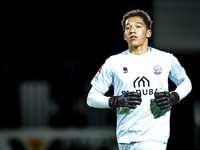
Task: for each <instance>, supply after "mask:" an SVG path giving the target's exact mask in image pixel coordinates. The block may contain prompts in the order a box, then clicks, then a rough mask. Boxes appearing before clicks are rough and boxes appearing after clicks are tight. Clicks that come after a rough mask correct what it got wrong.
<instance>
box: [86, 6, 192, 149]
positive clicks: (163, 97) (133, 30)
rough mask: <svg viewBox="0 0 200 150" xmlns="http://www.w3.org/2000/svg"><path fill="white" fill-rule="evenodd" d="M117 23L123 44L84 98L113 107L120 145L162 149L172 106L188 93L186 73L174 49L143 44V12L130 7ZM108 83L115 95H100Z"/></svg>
mask: <svg viewBox="0 0 200 150" xmlns="http://www.w3.org/2000/svg"><path fill="white" fill-rule="evenodd" d="M110 23H111V24H112V22H110ZM121 24H122V28H123V30H124V33H123V37H124V40H125V41H127V43H128V49H127V50H126V51H124V52H122V53H121V54H117V55H114V56H111V57H110V58H108V59H107V60H106V61H105V63H104V65H103V66H102V67H101V68H100V69H99V71H98V72H97V74H96V75H95V77H94V78H93V80H92V81H91V84H92V88H91V90H90V92H89V94H88V97H87V104H88V105H89V106H90V107H94V108H100V109H101V108H102V109H105V108H114V109H116V113H117V129H116V134H117V142H118V146H119V149H120V150H165V149H166V146H167V142H168V138H169V133H170V128H169V126H170V111H171V108H172V107H173V106H174V105H176V104H178V103H179V102H180V101H181V100H182V99H183V98H184V97H186V96H187V95H188V93H190V91H191V89H192V86H191V82H190V79H189V78H188V76H187V75H186V72H185V70H184V68H183V67H182V66H181V65H180V63H179V61H178V60H177V58H176V57H175V56H174V55H172V54H170V53H167V52H164V51H160V50H158V49H155V48H152V47H149V46H148V39H149V38H150V37H151V34H152V32H151V28H152V20H151V18H150V16H149V15H148V14H147V12H144V11H142V10H138V9H137V10H133V11H130V12H128V13H126V14H125V15H124V16H123V19H122V21H121ZM113 44H116V43H113ZM168 78H170V79H171V80H172V81H173V82H174V83H175V84H176V86H177V87H176V89H175V90H174V91H173V92H169V91H168ZM111 85H113V87H114V95H115V96H111V97H107V96H104V94H105V93H106V92H107V91H108V89H109V87H110V86H111Z"/></svg>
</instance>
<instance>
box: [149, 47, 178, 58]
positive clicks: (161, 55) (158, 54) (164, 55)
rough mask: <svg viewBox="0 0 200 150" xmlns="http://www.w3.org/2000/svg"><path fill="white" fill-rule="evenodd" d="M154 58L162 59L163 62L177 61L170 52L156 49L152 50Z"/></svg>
mask: <svg viewBox="0 0 200 150" xmlns="http://www.w3.org/2000/svg"><path fill="white" fill-rule="evenodd" d="M151 53H152V54H153V55H154V57H156V59H162V60H163V61H166V60H167V61H172V60H174V59H176V57H175V56H174V55H173V54H172V53H169V52H166V51H163V50H159V49H156V48H152V52H151Z"/></svg>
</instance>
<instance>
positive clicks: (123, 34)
mask: <svg viewBox="0 0 200 150" xmlns="http://www.w3.org/2000/svg"><path fill="white" fill-rule="evenodd" d="M123 37H124V40H125V41H126V36H125V33H123Z"/></svg>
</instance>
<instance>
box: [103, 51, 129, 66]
mask: <svg viewBox="0 0 200 150" xmlns="http://www.w3.org/2000/svg"><path fill="white" fill-rule="evenodd" d="M128 54H129V51H128V50H125V51H123V52H121V53H119V54H115V55H112V56H110V57H109V58H108V59H106V63H117V62H119V60H123V59H124V58H126V56H127V55H128Z"/></svg>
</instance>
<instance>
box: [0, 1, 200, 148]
mask: <svg viewBox="0 0 200 150" xmlns="http://www.w3.org/2000/svg"><path fill="white" fill-rule="evenodd" d="M184 2H185V4H186V5H188V7H186V8H187V9H186V10H187V11H188V12H193V11H196V12H195V15H197V16H199V15H200V12H199V11H197V9H196V8H197V7H200V3H199V2H198V1H195V2H194V1H191V2H187V0H182V1H177V2H176V3H175V4H174V3H173V1H172V2H171V3H169V4H170V5H166V8H169V9H170V7H174V6H175V5H177V4H178V3H180V6H183V5H181V4H182V3H184ZM192 3H193V4H194V3H196V6H195V8H193V6H194V5H190V4H192ZM155 4H156V0H154V1H150V0H149V1H145V2H143V1H137V2H134V1H130V0H127V1H118V2H114V1H113V2H108V1H107V2H101V1H93V2H85V1H75V2H71V1H70V2H68V3H59V2H56V3H54V2H52V3H50V2H48V3H36V2H35V3H31V2H28V3H25V4H20V3H18V2H17V3H15V4H14V3H12V4H7V5H6V7H5V8H6V9H5V11H4V13H3V16H4V19H5V21H4V22H3V24H4V25H5V27H4V28H3V29H2V30H3V31H4V34H3V37H2V38H3V40H2V45H3V46H2V50H1V55H0V58H1V59H0V72H1V73H0V75H1V78H0V86H1V104H0V118H1V119H0V149H2V147H1V144H2V143H3V142H4V141H5V142H6V143H7V145H8V147H10V149H12V150H19V149H22V150H23V149H24V150H25V149H26V146H25V144H24V143H25V141H24V140H22V139H20V138H19V137H18V136H17V137H16V136H14V133H15V132H17V133H18V131H19V134H20V132H21V130H25V131H26V132H29V129H30V130H31V131H33V132H34V131H36V132H37V131H38V130H39V131H41V132H42V130H46V129H48V131H49V133H51V132H52V131H59V132H60V131H61V132H62V131H63V132H66V133H67V132H68V131H70V129H71V128H73V130H75V131H74V132H73V133H77V134H78V132H79V130H81V131H82V130H85V131H86V132H87V130H89V131H88V132H89V134H91V135H92V134H94V133H93V132H92V131H93V130H95V131H96V130H97V131H98V130H100V129H102V128H103V129H104V128H105V131H107V130H110V129H112V133H111V134H112V135H113V134H114V136H115V133H114V131H115V126H116V116H115V110H100V109H93V108H89V107H88V106H87V105H86V98H87V93H88V92H89V89H90V88H91V85H90V81H91V79H92V78H93V77H94V75H95V74H96V72H97V71H98V69H99V68H100V66H101V65H102V64H103V63H104V61H105V59H107V58H108V57H109V56H111V55H114V54H117V53H120V52H121V51H124V50H126V49H127V43H126V42H125V41H124V40H123V37H122V34H123V32H122V28H121V25H120V23H121V19H122V16H123V15H124V14H125V12H127V11H130V10H132V9H137V8H138V9H143V10H145V11H148V12H149V14H150V16H151V18H152V20H153V21H154V23H153V31H152V32H153V34H152V38H150V41H149V45H150V46H152V47H155V48H158V49H161V50H164V51H168V52H172V53H173V54H174V55H175V56H176V57H177V58H178V60H179V61H180V62H181V64H182V66H183V67H184V68H185V70H186V72H187V75H188V76H189V78H190V79H191V81H192V87H193V89H192V92H191V93H190V94H189V95H188V96H187V97H186V98H185V99H184V100H182V101H181V103H180V104H178V105H177V106H174V107H173V109H172V112H171V133H170V139H169V143H168V148H167V150H176V149H183V148H185V149H193V150H197V149H198V148H199V144H198V143H199V141H198V140H199V139H200V135H199V133H200V127H199V123H195V119H194V118H195V116H194V115H195V114H197V113H196V111H195V110H196V109H194V106H197V108H199V105H196V104H199V101H200V96H199V91H198V89H199V85H200V80H199V73H198V71H199V57H200V45H199V43H197V42H196V46H194V45H189V47H188V48H187V49H184V51H182V47H181V45H182V44H184V43H183V42H185V41H186V42H188V43H190V42H192V41H190V40H191V39H196V41H200V36H199V35H200V29H199V28H196V27H197V26H198V27H199V26H200V20H199V19H197V20H192V21H191V22H189V21H188V22H187V18H190V16H182V15H181V14H180V13H181V11H180V9H181V10H182V11H184V9H183V8H179V7H177V14H179V16H181V17H182V20H183V19H184V17H186V22H183V24H182V25H183V26H184V25H185V28H183V27H182V28H183V29H186V30H187V31H188V32H185V31H183V32H184V33H188V34H184V35H183V36H184V37H185V41H183V42H181V41H179V40H178V39H177V41H178V42H180V47H176V46H173V45H170V46H169V47H165V46H162V45H161V46H160V45H159V44H158V42H157V41H161V42H163V41H162V39H156V35H158V34H162V33H156V27H157V26H156V24H157V25H158V22H157V20H156V19H155V18H156V17H158V18H159V14H155V12H156V9H158V8H157V7H155ZM163 5H164V4H163ZM189 6H191V7H189ZM173 9H174V8H173ZM159 11H160V10H159ZM161 11H162V10H161ZM157 12H158V11H157ZM164 13H165V12H163V14H164ZM188 15H190V13H189V14H188ZM154 17H155V18H154ZM160 17H162V16H160ZM168 17H169V18H170V17H176V15H175V16H168ZM191 17H194V16H191ZM169 18H167V19H169ZM173 19H179V18H178V17H177V18H173ZM169 20H170V19H169ZM158 21H159V19H158ZM156 22H157V23H156ZM171 24H172V23H171ZM186 24H187V25H186ZM188 24H189V25H188ZM194 24H195V25H194ZM154 25H155V26H154ZM165 26H167V25H166V24H165ZM186 27H189V28H186ZM194 27H195V28H194ZM160 28H162V27H160ZM180 28H181V26H176V24H175V26H174V28H173V29H172V33H171V38H172V39H173V37H174V36H175V35H174V34H175V32H174V31H175V30H176V29H177V30H178V29H180ZM164 30H165V27H163V32H164ZM191 30H192V31H193V32H194V31H195V33H196V34H192V35H191V34H189V33H190V31H191ZM154 31H155V32H154ZM154 33H155V34H154ZM164 36H165V35H163V40H165V38H164ZM177 36H178V35H177ZM180 37H181V38H184V37H182V35H180ZM169 40H170V39H169ZM164 42H165V41H164ZM156 46H158V47H156ZM144 63H148V62H144ZM34 83H38V84H34ZM40 83H41V84H42V85H44V86H47V89H49V91H50V93H49V95H48V98H46V99H49V101H51V103H53V105H54V107H55V109H53V108H52V109H50V108H44V109H47V110H48V111H49V112H48V113H49V114H47V115H46V116H47V117H46V118H42V120H43V122H42V121H41V120H40V121H38V117H39V116H35V115H34V114H32V118H31V115H30V116H29V115H27V116H28V117H29V118H28V121H27V118H23V113H26V112H23V111H22V101H21V97H22V96H23V95H20V94H21V92H22V93H23V92H24V91H21V90H22V88H20V87H23V86H28V87H30V88H31V86H32V85H29V84H33V86H35V85H36V86H37V87H38V86H40ZM174 88H175V85H174V84H173V83H172V82H170V89H171V90H173V89H174ZM33 93H34V92H33ZM35 93H37V92H35ZM29 94H30V93H29ZM40 94H41V93H40ZM107 94H108V95H112V87H111V89H110V91H109V92H108V93H107ZM33 96H34V95H33ZM30 99H31V98H30ZM33 100H34V99H33ZM37 100H38V101H39V103H37V104H35V103H36V102H35V101H32V102H31V103H26V104H27V106H23V107H28V108H30V109H31V108H32V109H31V110H30V111H33V113H35V112H37V110H34V108H37V107H39V106H40V99H37ZM38 101H37V102H38ZM32 105H34V107H32ZM44 107H47V106H44ZM42 109H43V108H42ZM199 109H200V108H199ZM26 111H27V112H29V110H26ZM38 113H39V115H40V112H38ZM42 113H43V112H41V115H42ZM198 115H199V114H198ZM196 118H198V116H197V117H196ZM24 120H25V122H26V121H27V122H26V123H24ZM44 120H46V122H44ZM90 128H91V129H93V130H92V131H90ZM76 130H77V132H76ZM90 132H91V133H90ZM45 133H46V132H45ZM53 133H54V132H53ZM84 133H85V132H84ZM4 136H5V137H7V138H6V140H5V139H4V138H3V137H4ZM28 136H29V134H27V139H29V138H32V137H28ZM152 136H153V135H152ZM57 137H58V136H56V135H55V138H54V140H53V142H52V141H51V142H49V143H48V144H47V145H48V148H46V149H49V150H54V149H56V150H63V149H91V148H89V147H90V142H88V143H87V142H85V143H84V142H82V141H81V140H82V139H77V140H76V139H73V140H70V138H69V139H68V140H67V141H68V145H67V144H66V142H65V138H64V139H62V138H57ZM69 137H70V136H69ZM86 137H87V136H86ZM105 137H106V135H105ZM33 139H35V140H36V143H35V144H33V146H31V147H32V149H33V150H40V148H38V147H37V144H38V143H40V142H38V143H37V139H39V140H40V139H41V137H40V136H36V137H35V138H33ZM42 140H44V139H42ZM84 140H85V139H84V138H83V141H84ZM108 141H109V140H108ZM110 142H112V144H111V145H112V146H113V149H114V148H116V146H117V143H116V139H115V137H114V139H113V138H111V139H110ZM74 143H75V144H74ZM3 144H5V143H3ZM93 145H94V143H93ZM106 146H107V147H106ZM108 146H110V145H109V144H108V143H106V144H105V143H103V142H102V144H101V145H99V147H96V149H109V148H108ZM37 148H38V149H37Z"/></svg>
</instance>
